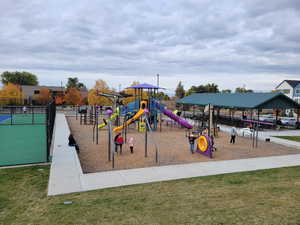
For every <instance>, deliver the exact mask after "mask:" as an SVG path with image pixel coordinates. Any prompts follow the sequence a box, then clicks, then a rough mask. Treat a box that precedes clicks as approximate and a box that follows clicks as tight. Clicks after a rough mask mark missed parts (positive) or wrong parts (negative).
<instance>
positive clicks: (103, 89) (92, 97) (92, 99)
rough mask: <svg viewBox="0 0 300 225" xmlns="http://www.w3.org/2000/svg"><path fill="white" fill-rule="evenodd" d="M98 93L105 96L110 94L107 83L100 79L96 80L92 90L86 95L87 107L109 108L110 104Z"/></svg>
mask: <svg viewBox="0 0 300 225" xmlns="http://www.w3.org/2000/svg"><path fill="white" fill-rule="evenodd" d="M99 93H105V94H110V93H112V91H111V90H110V89H109V87H108V85H107V83H106V82H105V81H104V80H101V79H99V80H97V81H96V84H95V86H94V88H93V89H91V90H89V93H88V103H89V105H101V106H111V105H112V102H111V101H110V100H109V99H108V98H106V97H104V96H99V95H98V94H99Z"/></svg>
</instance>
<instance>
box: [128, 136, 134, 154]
mask: <svg viewBox="0 0 300 225" xmlns="http://www.w3.org/2000/svg"><path fill="white" fill-rule="evenodd" d="M128 144H129V148H130V152H131V154H133V146H134V138H133V137H130V138H129V141H128Z"/></svg>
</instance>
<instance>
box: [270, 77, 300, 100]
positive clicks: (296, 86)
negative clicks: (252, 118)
mask: <svg viewBox="0 0 300 225" xmlns="http://www.w3.org/2000/svg"><path fill="white" fill-rule="evenodd" d="M275 90H277V91H280V92H282V93H284V94H285V95H286V96H288V97H290V98H291V99H293V100H294V101H296V102H297V103H300V80H284V81H282V82H281V83H280V84H279V85H278V86H277V87H276V88H275Z"/></svg>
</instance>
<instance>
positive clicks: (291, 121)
mask: <svg viewBox="0 0 300 225" xmlns="http://www.w3.org/2000/svg"><path fill="white" fill-rule="evenodd" d="M296 122H297V120H296V119H295V118H292V117H285V118H282V119H281V123H282V125H286V126H295V125H296Z"/></svg>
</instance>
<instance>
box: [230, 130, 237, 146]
mask: <svg viewBox="0 0 300 225" xmlns="http://www.w3.org/2000/svg"><path fill="white" fill-rule="evenodd" d="M230 135H231V138H230V144H234V143H235V137H236V135H237V130H236V128H235V127H232V128H231V130H230Z"/></svg>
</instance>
